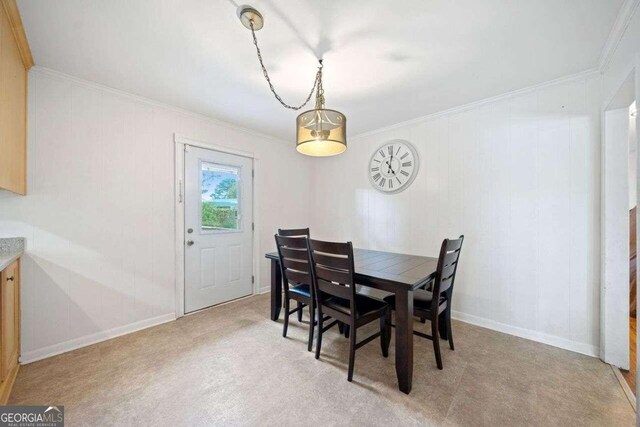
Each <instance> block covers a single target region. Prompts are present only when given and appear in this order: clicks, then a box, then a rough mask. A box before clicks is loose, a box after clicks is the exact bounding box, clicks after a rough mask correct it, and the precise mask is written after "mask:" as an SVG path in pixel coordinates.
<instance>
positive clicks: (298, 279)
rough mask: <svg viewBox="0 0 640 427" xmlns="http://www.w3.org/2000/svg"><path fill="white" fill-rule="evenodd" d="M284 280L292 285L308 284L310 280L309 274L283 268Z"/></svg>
mask: <svg viewBox="0 0 640 427" xmlns="http://www.w3.org/2000/svg"><path fill="white" fill-rule="evenodd" d="M284 274H285V275H286V282H287V283H289V284H292V285H308V284H309V283H310V282H311V280H312V279H311V275H310V274H308V273H304V272H302V271H296V270H290V269H288V268H286V269H285V273H284Z"/></svg>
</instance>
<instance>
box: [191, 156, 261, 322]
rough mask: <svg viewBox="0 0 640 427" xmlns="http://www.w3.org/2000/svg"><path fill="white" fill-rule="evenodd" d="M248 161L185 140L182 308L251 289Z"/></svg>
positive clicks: (193, 307) (200, 305)
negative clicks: (189, 143) (183, 286)
mask: <svg viewBox="0 0 640 427" xmlns="http://www.w3.org/2000/svg"><path fill="white" fill-rule="evenodd" d="M252 162H253V161H252V159H250V158H247V157H241V156H236V155H233V154H227V153H221V152H219V151H213V150H206V149H203V148H197V147H192V146H189V145H185V224H184V226H185V234H184V236H185V298H184V300H185V303H184V305H185V306H184V311H185V313H189V312H192V311H195V310H199V309H201V308H205V307H209V306H212V305H215V304H219V303H221V302H225V301H229V300H232V299H235V298H239V297H243V296H246V295H250V294H251V293H252V288H253V285H252V283H251V282H252V270H253V268H252V265H253V249H252V241H253V238H252V234H253V230H252V229H253V222H252V221H253V218H252V212H253V188H252V187H253V185H252V184H253V183H252V179H253V178H252V176H253V173H252V169H253V167H252V166H253V163H252Z"/></svg>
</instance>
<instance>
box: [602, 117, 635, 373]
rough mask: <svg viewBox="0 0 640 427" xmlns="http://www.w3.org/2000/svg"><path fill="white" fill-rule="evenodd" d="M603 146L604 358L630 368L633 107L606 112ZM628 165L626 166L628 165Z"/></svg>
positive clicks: (624, 367) (621, 366)
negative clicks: (630, 218)
mask: <svg viewBox="0 0 640 427" xmlns="http://www.w3.org/2000/svg"><path fill="white" fill-rule="evenodd" d="M604 117H605V119H604V141H603V147H602V156H603V161H602V168H603V169H602V170H603V172H602V176H603V184H602V185H603V187H602V188H603V191H602V214H603V217H602V232H603V233H602V250H603V257H602V262H603V264H602V277H603V283H604V286H605V287H606V293H607V297H608V298H609V301H608V304H605V305H604V310H605V311H611V312H615V313H617V315H616V316H608V318H607V321H606V322H605V323H604V325H603V326H602V328H603V329H602V331H603V333H604V334H605V337H606V342H605V346H604V348H603V349H604V350H605V351H604V352H603V353H604V354H603V358H604V360H605V361H607V362H608V363H611V364H613V365H615V366H618V367H620V368H623V369H628V368H629V344H628V342H629V168H628V165H629V110H628V109H627V108H619V109H616V110H611V111H606V112H605V114H604ZM625 166H626V167H625Z"/></svg>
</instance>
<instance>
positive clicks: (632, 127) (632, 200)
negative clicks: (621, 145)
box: [627, 102, 638, 210]
mask: <svg viewBox="0 0 640 427" xmlns="http://www.w3.org/2000/svg"><path fill="white" fill-rule="evenodd" d="M635 111H636V103H635V102H634V103H633V104H632V105H631V106H629V111H628V114H629V115H631V114H632V112H635ZM629 117H631V116H629ZM627 121H628V122H629V138H628V139H629V209H630V210H631V209H633V208H634V207H635V206H636V205H637V204H638V161H637V160H638V159H637V157H638V135H637V131H636V123H635V120H627Z"/></svg>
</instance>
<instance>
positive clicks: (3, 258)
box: [0, 237, 24, 271]
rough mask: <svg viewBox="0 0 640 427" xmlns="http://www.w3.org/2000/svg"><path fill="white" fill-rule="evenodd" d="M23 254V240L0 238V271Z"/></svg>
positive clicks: (21, 238)
mask: <svg viewBox="0 0 640 427" xmlns="http://www.w3.org/2000/svg"><path fill="white" fill-rule="evenodd" d="M23 253H24V238H23V237H9V238H0V271H2V270H4V269H5V268H7V267H8V266H9V264H11V263H12V262H13V261H15V260H17V259H18V258H20V257H21V256H22V254H23Z"/></svg>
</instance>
